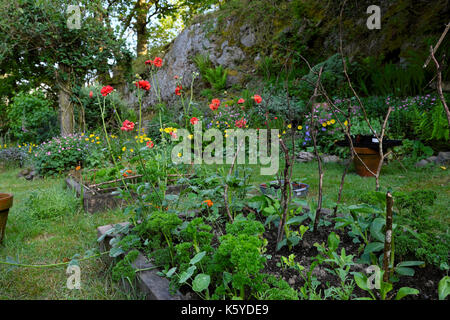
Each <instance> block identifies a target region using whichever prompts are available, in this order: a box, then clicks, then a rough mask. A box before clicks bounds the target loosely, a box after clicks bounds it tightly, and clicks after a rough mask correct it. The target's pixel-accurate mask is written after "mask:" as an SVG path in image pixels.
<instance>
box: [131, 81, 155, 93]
mask: <svg viewBox="0 0 450 320" xmlns="http://www.w3.org/2000/svg"><path fill="white" fill-rule="evenodd" d="M134 85H135V86H136V88H141V89H144V90H146V91H148V90H150V88H151V85H150V82H148V81H146V80H139V81H136V83H135V84H134Z"/></svg>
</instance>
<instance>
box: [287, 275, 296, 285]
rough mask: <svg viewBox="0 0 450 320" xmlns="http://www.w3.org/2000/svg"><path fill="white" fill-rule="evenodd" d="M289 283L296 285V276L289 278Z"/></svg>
mask: <svg viewBox="0 0 450 320" xmlns="http://www.w3.org/2000/svg"><path fill="white" fill-rule="evenodd" d="M288 283H289V284H290V285H291V286H292V285H294V284H295V278H294V277H292V278H289V281H288Z"/></svg>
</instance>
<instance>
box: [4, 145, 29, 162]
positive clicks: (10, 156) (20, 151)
mask: <svg viewBox="0 0 450 320" xmlns="http://www.w3.org/2000/svg"><path fill="white" fill-rule="evenodd" d="M28 159H29V157H28V153H27V151H26V149H25V148H18V147H11V148H6V149H1V148H0V163H2V164H3V165H5V166H7V167H10V166H11V167H13V166H19V167H22V166H23V165H24V164H25V162H26V161H27V160H28Z"/></svg>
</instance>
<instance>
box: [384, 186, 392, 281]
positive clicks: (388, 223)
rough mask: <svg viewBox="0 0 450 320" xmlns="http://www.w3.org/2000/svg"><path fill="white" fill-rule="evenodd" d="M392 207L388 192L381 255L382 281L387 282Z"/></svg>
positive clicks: (390, 195) (390, 196)
mask: <svg viewBox="0 0 450 320" xmlns="http://www.w3.org/2000/svg"><path fill="white" fill-rule="evenodd" d="M393 206H394V198H393V197H392V194H391V193H390V192H389V191H388V192H387V193H386V236H385V240H384V255H383V270H384V275H383V281H384V282H389V274H390V272H389V263H390V261H391V247H392V246H391V244H392V237H393V235H392V207H393Z"/></svg>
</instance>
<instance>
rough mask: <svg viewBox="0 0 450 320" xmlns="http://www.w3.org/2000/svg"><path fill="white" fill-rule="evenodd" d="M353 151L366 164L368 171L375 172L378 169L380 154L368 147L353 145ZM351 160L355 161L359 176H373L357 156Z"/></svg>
mask: <svg viewBox="0 0 450 320" xmlns="http://www.w3.org/2000/svg"><path fill="white" fill-rule="evenodd" d="M355 152H356V153H357V154H358V156H359V157H360V158H361V160H362V161H363V162H364V163H365V164H366V166H367V167H368V168H369V169H370V171H372V172H374V173H376V172H377V170H378V165H379V164H380V161H381V157H380V154H379V153H378V152H377V151H375V150H372V149H369V148H358V147H355ZM353 162H354V163H355V169H356V173H357V174H358V175H360V176H361V177H374V175H373V174H371V173H370V172H369V171H368V170H367V169H366V167H365V166H364V164H363V163H362V162H361V161H360V160H359V159H358V157H356V155H355V157H354V158H353Z"/></svg>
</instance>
